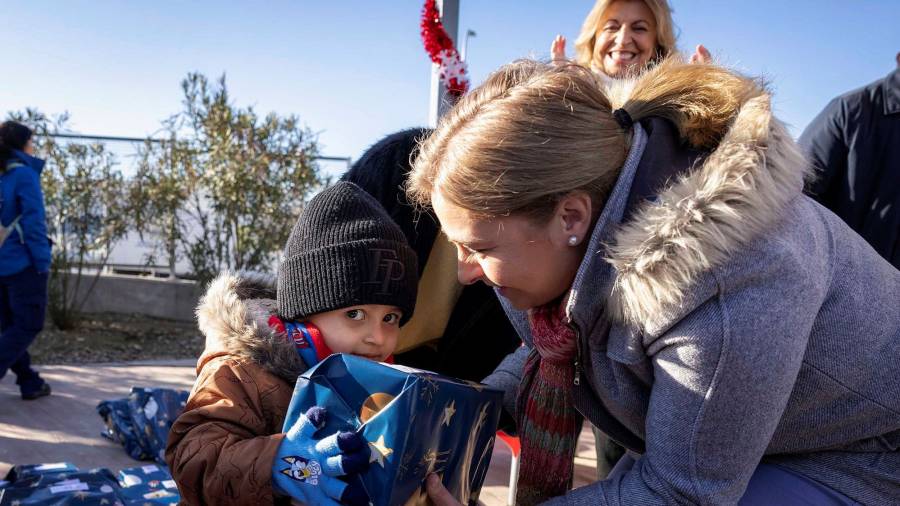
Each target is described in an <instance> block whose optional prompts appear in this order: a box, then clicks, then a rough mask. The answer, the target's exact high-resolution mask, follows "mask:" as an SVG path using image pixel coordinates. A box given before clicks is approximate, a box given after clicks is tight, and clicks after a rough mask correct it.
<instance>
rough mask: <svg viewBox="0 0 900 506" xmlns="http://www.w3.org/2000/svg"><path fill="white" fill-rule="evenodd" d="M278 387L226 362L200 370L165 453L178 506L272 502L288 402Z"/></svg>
mask: <svg viewBox="0 0 900 506" xmlns="http://www.w3.org/2000/svg"><path fill="white" fill-rule="evenodd" d="M279 381H280V380H278V379H276V378H275V377H274V376H272V375H270V374H268V373H266V372H263V371H262V369H260V368H259V367H255V366H253V365H252V364H245V363H241V362H237V361H234V360H231V359H227V358H219V359H215V360H214V361H211V362H209V363H207V364H206V365H205V366H204V368H203V369H202V370H201V371H200V375H199V377H198V378H197V382H196V384H195V386H194V389H193V391H192V392H191V397H190V399H188V403H187V405H186V406H185V410H184V412H183V413H182V414H181V416H179V417H178V419H177V420H176V421H175V424H174V425H173V426H172V429H171V431H170V432H169V440H168V445H167V448H166V462H167V463H168V464H169V467H170V469H171V470H172V476H173V477H174V479H175V481H176V482H177V483H178V489H179V491H180V492H181V499H182V504H223V505H226V504H235V505H236V504H250V503H252V504H273V503H274V501H275V496H274V494H273V490H272V461H273V459H274V458H275V454H276V452H277V450H278V446H279V444H280V443H281V440H282V438H283V437H284V434H282V433H281V423H282V420H283V417H284V411H286V409H287V401H289V400H290V394H289V393H287V394H285V393H284V392H283V390H284V387H283V386H280V385H279V384H278V382H279ZM285 395H286V396H287V397H286V399H287V400H284V399H280V397H284V396H285ZM280 404H284V406H283V408H284V409H280V408H281V407H282V406H280ZM278 411H280V412H278Z"/></svg>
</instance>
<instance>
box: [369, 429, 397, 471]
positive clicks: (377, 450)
mask: <svg viewBox="0 0 900 506" xmlns="http://www.w3.org/2000/svg"><path fill="white" fill-rule="evenodd" d="M369 449H370V450H372V455H371V456H369V462H370V463H371V462H378V465H380V466H381V467H384V460H385V459H386V458H388V457H389V456H390V455H391V454H392V453H394V450H393V449H392V448H388V447H387V446H385V443H384V434H382V435H380V436H378V441H375V442H374V443H372V442H370V443H369Z"/></svg>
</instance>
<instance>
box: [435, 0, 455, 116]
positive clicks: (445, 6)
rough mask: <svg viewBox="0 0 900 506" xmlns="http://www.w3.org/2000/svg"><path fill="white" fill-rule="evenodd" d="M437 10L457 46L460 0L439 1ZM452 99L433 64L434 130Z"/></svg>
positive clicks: (438, 67) (437, 67)
mask: <svg viewBox="0 0 900 506" xmlns="http://www.w3.org/2000/svg"><path fill="white" fill-rule="evenodd" d="M437 8H438V10H439V11H440V13H441V22H442V23H443V24H444V30H446V31H447V35H449V36H450V39H451V40H452V41H453V44H454V46H455V45H456V39H457V37H456V34H457V31H458V29H459V0H437ZM450 104H451V103H450V97H449V96H448V95H447V90H446V89H445V88H444V86H443V85H442V84H441V74H440V66H439V65H438V64H436V63H432V64H431V103H430V104H429V107H428V124H429V125H430V126H431V127H432V128H434V127H436V126H437V122H438V119H440V117H441V116H443V115H444V113H446V112H447V111H448V110H450Z"/></svg>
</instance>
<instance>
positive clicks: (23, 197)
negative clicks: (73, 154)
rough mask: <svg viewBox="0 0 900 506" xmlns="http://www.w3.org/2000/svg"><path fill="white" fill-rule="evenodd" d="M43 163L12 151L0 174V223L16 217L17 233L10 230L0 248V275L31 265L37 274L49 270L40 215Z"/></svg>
mask: <svg viewBox="0 0 900 506" xmlns="http://www.w3.org/2000/svg"><path fill="white" fill-rule="evenodd" d="M43 169H44V161H43V160H41V159H40V158H35V157H33V156H30V155H28V154H26V153H24V152H22V151H13V156H12V157H11V158H10V159H9V160H7V162H6V170H5V171H4V172H3V173H2V174H0V191H2V194H0V196H2V209H0V221H2V223H3V225H4V226H9V225H10V223H12V222H13V220H15V219H16V217H17V216H19V215H22V218H21V219H20V220H19V225H20V226H21V230H22V232H21V234H20V233H19V232H17V231H13V232H12V234H10V236H9V237H7V238H6V241H5V242H4V243H3V246H0V276H8V275H10V274H15V273H17V272H21V271H22V270H24V269H26V268H27V267H29V266H34V267H35V268H36V269H37V271H38V272H48V271H49V270H50V240H49V239H48V238H47V222H46V219H45V216H44V195H43V193H42V192H41V171H42V170H43Z"/></svg>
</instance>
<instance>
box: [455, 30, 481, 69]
mask: <svg viewBox="0 0 900 506" xmlns="http://www.w3.org/2000/svg"><path fill="white" fill-rule="evenodd" d="M477 36H478V34H477V33H475V30H466V36H465V37H463V46H462V52H460V53H459V58H460V59H461V60H462V61H465V62H467V61H469V60H467V59H466V58H467V56H466V55H468V54H469V37H477Z"/></svg>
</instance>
